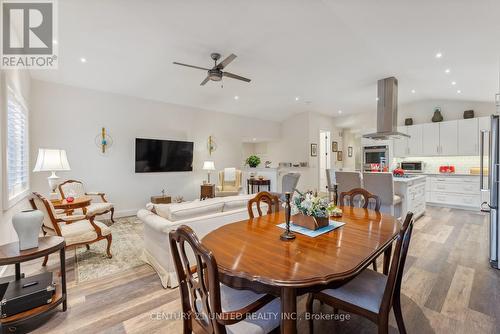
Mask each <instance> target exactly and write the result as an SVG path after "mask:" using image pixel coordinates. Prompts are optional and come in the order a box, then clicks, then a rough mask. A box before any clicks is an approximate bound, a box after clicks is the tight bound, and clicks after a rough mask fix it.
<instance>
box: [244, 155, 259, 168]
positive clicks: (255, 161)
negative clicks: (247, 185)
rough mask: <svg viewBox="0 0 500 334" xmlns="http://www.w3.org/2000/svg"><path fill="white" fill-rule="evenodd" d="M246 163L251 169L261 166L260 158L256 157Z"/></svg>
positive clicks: (250, 157)
mask: <svg viewBox="0 0 500 334" xmlns="http://www.w3.org/2000/svg"><path fill="white" fill-rule="evenodd" d="M245 163H246V164H247V165H248V166H250V167H251V168H255V167H257V166H258V165H259V164H260V158H259V157H258V156H256V155H251V156H249V157H248V158H247V160H246V161H245Z"/></svg>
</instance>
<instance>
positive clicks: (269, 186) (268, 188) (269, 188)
mask: <svg viewBox="0 0 500 334" xmlns="http://www.w3.org/2000/svg"><path fill="white" fill-rule="evenodd" d="M267 191H269V192H271V181H269V183H268V184H267Z"/></svg>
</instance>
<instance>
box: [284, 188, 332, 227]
mask: <svg viewBox="0 0 500 334" xmlns="http://www.w3.org/2000/svg"><path fill="white" fill-rule="evenodd" d="M298 193H299V195H298V196H294V197H293V199H292V203H291V211H292V215H293V217H292V221H293V224H295V225H299V226H302V227H305V228H308V229H310V230H317V229H319V228H322V227H325V226H328V224H329V217H330V214H331V212H330V211H331V210H332V209H334V208H335V205H334V204H333V203H329V202H328V200H327V199H326V198H323V197H319V196H315V195H313V193H312V192H311V191H309V192H306V193H305V194H302V193H300V192H298Z"/></svg>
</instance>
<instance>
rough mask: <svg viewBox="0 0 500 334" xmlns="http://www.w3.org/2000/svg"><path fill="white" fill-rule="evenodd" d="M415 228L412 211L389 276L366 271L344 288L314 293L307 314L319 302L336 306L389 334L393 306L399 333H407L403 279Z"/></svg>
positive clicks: (311, 326) (307, 305)
mask: <svg viewBox="0 0 500 334" xmlns="http://www.w3.org/2000/svg"><path fill="white" fill-rule="evenodd" d="M412 229H413V213H412V212H408V213H407V215H406V218H405V221H404V223H403V225H402V227H401V230H400V232H399V234H398V238H397V241H396V248H395V250H394V255H393V258H392V261H391V267H390V270H389V275H388V276H385V275H383V274H381V273H378V272H376V271H372V270H364V271H363V272H361V274H359V275H358V276H356V277H355V278H354V279H352V280H351V281H349V282H347V283H346V284H345V285H342V286H341V287H340V288H337V289H326V290H323V291H321V292H319V293H313V294H310V295H309V297H308V299H307V303H306V311H307V312H309V313H312V312H313V301H314V299H318V300H320V301H321V302H323V303H326V304H328V305H330V306H332V307H333V308H334V312H335V313H336V312H337V310H338V309H342V310H344V311H347V312H350V313H355V314H358V315H361V316H363V317H366V318H368V319H369V320H371V321H373V322H374V323H376V324H377V325H378V332H379V333H388V331H389V313H390V311H391V307H392V308H393V309H394V315H395V317H396V322H397V325H398V329H399V332H400V333H405V334H406V328H405V325H404V321H403V314H402V312H401V280H402V277H403V270H404V266H405V261H406V255H407V253H408V247H409V245H410V239H411V233H412ZM310 318H311V317H310ZM309 324H310V325H309V330H310V332H311V333H312V330H313V322H312V320H310V323H309Z"/></svg>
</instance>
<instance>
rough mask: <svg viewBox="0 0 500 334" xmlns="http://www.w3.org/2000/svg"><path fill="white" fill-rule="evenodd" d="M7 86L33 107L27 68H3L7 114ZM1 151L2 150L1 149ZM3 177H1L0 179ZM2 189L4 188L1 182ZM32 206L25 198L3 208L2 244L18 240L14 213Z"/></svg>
mask: <svg viewBox="0 0 500 334" xmlns="http://www.w3.org/2000/svg"><path fill="white" fill-rule="evenodd" d="M7 86H10V87H12V88H13V89H15V90H16V91H17V92H18V93H19V94H21V95H22V96H23V98H24V100H25V101H26V103H27V104H28V109H31V107H30V106H31V103H30V99H29V97H30V74H29V72H28V71H27V70H2V71H0V113H2V114H3V115H5V113H6V112H7V110H6V89H7ZM4 119H5V117H0V147H3V146H2V145H3V140H4V132H3V131H4V129H5V127H4V124H1V123H2V122H3V120H4ZM0 151H1V150H0ZM2 159H3V157H2V155H1V154H0V175H2V168H3V164H4V162H3V160H2ZM1 180H2V178H1V177H0V181H1ZM0 189H2V187H1V184H0ZM2 196H3V193H2V191H0V206H1V205H2V204H1V203H3V201H2V200H3V198H2ZM28 208H30V205H29V202H28V201H27V200H26V199H25V200H22V201H20V202H19V203H17V204H16V205H14V206H13V207H11V208H2V209H1V210H0V245H1V244H5V243H8V242H12V241H14V240H17V235H16V233H15V231H14V229H13V228H12V215H14V214H15V213H17V212H19V211H22V210H25V209H28Z"/></svg>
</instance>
